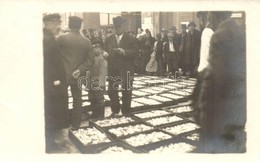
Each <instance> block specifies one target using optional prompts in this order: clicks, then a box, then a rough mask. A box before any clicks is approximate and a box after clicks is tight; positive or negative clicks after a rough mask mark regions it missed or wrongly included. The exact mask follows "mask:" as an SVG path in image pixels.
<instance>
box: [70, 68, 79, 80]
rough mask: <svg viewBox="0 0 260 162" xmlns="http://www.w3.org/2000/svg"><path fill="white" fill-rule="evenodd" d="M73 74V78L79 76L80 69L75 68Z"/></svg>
mask: <svg viewBox="0 0 260 162" xmlns="http://www.w3.org/2000/svg"><path fill="white" fill-rule="evenodd" d="M72 76H73V78H75V79H76V78H78V77H79V76H80V71H79V69H77V70H75V71H74V72H73V73H72Z"/></svg>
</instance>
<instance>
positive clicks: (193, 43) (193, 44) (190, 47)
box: [184, 30, 201, 67]
mask: <svg viewBox="0 0 260 162" xmlns="http://www.w3.org/2000/svg"><path fill="white" fill-rule="evenodd" d="M200 39H201V33H200V32H199V31H198V30H194V32H193V34H191V31H189V32H188V34H187V37H186V41H185V49H184V63H185V64H189V65H193V67H196V66H198V65H199V60H200V43H201V40H200Z"/></svg>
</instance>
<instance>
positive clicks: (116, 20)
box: [113, 16, 126, 27]
mask: <svg viewBox="0 0 260 162" xmlns="http://www.w3.org/2000/svg"><path fill="white" fill-rule="evenodd" d="M125 21H126V20H125V19H123V18H122V17H121V16H117V17H115V18H113V24H114V26H115V27H120V26H121V25H122V24H123V23H124V22H125Z"/></svg>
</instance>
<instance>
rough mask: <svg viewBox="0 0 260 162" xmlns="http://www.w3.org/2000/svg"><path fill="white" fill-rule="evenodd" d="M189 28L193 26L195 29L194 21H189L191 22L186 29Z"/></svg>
mask: <svg viewBox="0 0 260 162" xmlns="http://www.w3.org/2000/svg"><path fill="white" fill-rule="evenodd" d="M189 26H194V27H195V26H196V24H195V22H194V21H191V22H190V23H189V25H188V27H189Z"/></svg>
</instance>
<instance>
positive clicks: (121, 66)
mask: <svg viewBox="0 0 260 162" xmlns="http://www.w3.org/2000/svg"><path fill="white" fill-rule="evenodd" d="M105 42H106V43H105V46H104V48H105V51H107V53H108V54H109V57H108V75H111V74H112V73H113V70H115V69H117V70H119V71H122V72H127V71H131V72H133V71H134V62H135V58H136V57H137V55H138V42H137V40H136V39H135V37H133V36H130V35H128V34H127V33H124V34H123V36H122V38H121V41H120V43H119V45H118V44H117V41H116V36H115V34H113V35H111V36H109V37H108V38H107V39H106V41H105ZM114 48H122V49H124V50H125V55H124V56H122V55H119V54H117V52H116V51H114V50H113V49H114Z"/></svg>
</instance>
